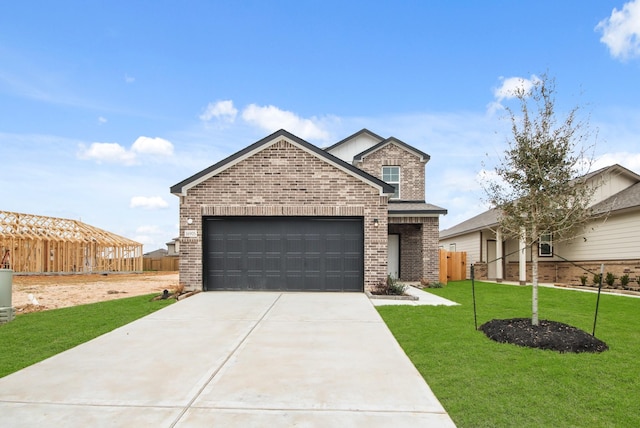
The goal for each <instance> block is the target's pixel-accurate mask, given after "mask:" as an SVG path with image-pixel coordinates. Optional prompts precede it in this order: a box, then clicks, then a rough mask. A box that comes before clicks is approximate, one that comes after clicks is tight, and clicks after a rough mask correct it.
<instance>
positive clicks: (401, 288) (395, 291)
mask: <svg viewBox="0 0 640 428" xmlns="http://www.w3.org/2000/svg"><path fill="white" fill-rule="evenodd" d="M407 287H408V285H406V284H401V283H399V282H398V280H397V279H396V278H393V277H392V276H391V275H388V276H387V290H388V291H387V294H391V295H394V296H402V295H403V294H404V292H405V291H407Z"/></svg>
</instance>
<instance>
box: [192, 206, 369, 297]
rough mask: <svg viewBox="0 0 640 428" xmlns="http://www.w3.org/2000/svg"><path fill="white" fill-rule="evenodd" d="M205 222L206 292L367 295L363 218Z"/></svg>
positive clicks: (211, 219) (222, 219)
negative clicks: (359, 293) (328, 292)
mask: <svg viewBox="0 0 640 428" xmlns="http://www.w3.org/2000/svg"><path fill="white" fill-rule="evenodd" d="M203 220H204V249H203V250H204V266H203V267H204V271H203V276H204V278H203V280H204V286H205V290H280V291H285V290H286V291H363V289H364V256H363V253H364V237H363V227H362V218H344V217H340V218H327V217H320V218H316V217H312V218H310V217H205V218H204V219H203Z"/></svg>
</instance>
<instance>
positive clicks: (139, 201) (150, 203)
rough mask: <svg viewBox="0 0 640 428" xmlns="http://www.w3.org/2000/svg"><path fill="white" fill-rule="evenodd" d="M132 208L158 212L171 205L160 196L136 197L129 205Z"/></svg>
mask: <svg viewBox="0 0 640 428" xmlns="http://www.w3.org/2000/svg"><path fill="white" fill-rule="evenodd" d="M129 207H131V208H142V209H145V210H157V209H162V208H167V207H169V203H168V202H167V201H165V200H164V199H162V197H160V196H150V197H148V196H134V197H133V198H131V202H130V203H129Z"/></svg>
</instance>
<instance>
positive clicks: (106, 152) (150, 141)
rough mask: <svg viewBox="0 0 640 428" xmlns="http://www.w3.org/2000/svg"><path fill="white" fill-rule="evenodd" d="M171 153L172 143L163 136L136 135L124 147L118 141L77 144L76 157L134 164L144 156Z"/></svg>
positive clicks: (160, 155)
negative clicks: (134, 138)
mask: <svg viewBox="0 0 640 428" xmlns="http://www.w3.org/2000/svg"><path fill="white" fill-rule="evenodd" d="M172 155H173V144H171V142H169V141H167V140H165V139H163V138H151V137H144V136H141V137H138V138H137V139H136V141H135V142H134V143H133V144H132V145H131V148H130V149H126V148H125V147H123V146H121V145H120V144H118V143H91V145H90V146H89V147H87V146H86V145H84V144H79V152H78V158H80V159H84V160H94V161H96V162H98V163H102V162H106V163H119V164H122V165H136V164H139V163H140V158H141V157H145V156H153V157H169V156H172Z"/></svg>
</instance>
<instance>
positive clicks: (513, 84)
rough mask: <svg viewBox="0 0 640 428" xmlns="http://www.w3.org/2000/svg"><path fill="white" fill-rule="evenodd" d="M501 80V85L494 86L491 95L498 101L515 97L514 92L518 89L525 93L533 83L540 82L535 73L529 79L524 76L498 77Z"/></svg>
mask: <svg viewBox="0 0 640 428" xmlns="http://www.w3.org/2000/svg"><path fill="white" fill-rule="evenodd" d="M500 80H501V81H502V85H500V87H498V88H494V90H493V96H494V97H495V98H496V100H497V101H498V102H500V101H502V100H505V99H511V98H515V96H516V94H517V93H518V92H519V91H524V93H527V92H529V91H530V90H531V88H532V87H533V85H535V84H536V83H538V82H540V78H539V77H538V76H536V75H531V78H530V79H527V78H526V77H507V78H504V77H500Z"/></svg>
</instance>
